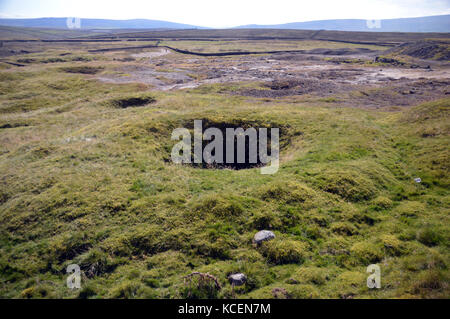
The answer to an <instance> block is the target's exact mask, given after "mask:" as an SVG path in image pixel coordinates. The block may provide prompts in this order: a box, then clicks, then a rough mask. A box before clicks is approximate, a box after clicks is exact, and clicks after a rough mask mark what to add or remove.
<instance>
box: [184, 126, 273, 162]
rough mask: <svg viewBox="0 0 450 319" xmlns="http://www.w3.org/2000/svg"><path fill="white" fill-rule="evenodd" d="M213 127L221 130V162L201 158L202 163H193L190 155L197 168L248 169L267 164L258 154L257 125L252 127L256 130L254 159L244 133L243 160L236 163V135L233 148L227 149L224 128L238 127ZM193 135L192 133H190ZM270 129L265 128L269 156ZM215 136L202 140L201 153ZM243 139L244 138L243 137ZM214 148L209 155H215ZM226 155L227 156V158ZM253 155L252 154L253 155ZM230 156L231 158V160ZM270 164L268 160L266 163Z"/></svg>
mask: <svg viewBox="0 0 450 319" xmlns="http://www.w3.org/2000/svg"><path fill="white" fill-rule="evenodd" d="M212 127H214V128H217V129H219V130H220V131H221V132H222V137H223V147H222V158H223V162H222V163H217V162H212V163H206V162H205V159H204V158H203V160H202V163H194V157H193V156H192V159H191V160H192V163H193V164H192V165H193V166H195V167H199V168H204V169H235V170H240V169H250V168H255V167H262V166H265V165H267V164H265V163H263V162H262V161H261V159H260V156H259V138H260V131H259V127H254V129H255V130H256V148H253V150H254V149H256V161H255V159H254V158H253V160H252V156H251V145H250V137H249V136H248V135H245V143H244V149H245V153H244V156H243V158H244V161H241V163H238V138H237V137H236V136H234V139H233V145H234V146H233V148H230V149H228V148H227V142H226V140H227V135H226V129H227V128H232V129H234V130H235V129H237V128H238V127H236V126H231V125H228V126H226V125H224V126H223V127H222V125H220V126H212ZM208 128H209V127H203V133H204V132H205V131H206V130H207V129H208ZM247 129H248V127H247V128H243V130H244V131H246V130H247ZM192 136H193V135H192ZM270 137H271V131H270V128H268V129H267V146H266V147H267V151H266V152H267V155H268V156H270V151H271V138H270ZM215 138H216V137H215V136H214V137H213V138H212V139H211V140H203V141H202V155H203V154H204V153H203V152H204V150H205V147H206V146H207V145H208V144H209V143H211V142H213V141H214V139H215ZM243 139H244V138H243ZM192 154H194V146H192ZM215 155H216V154H215V149H214V150H213V151H212V152H211V156H213V157H214V156H215ZM227 157H230V158H228V160H227ZM253 157H254V156H253ZM231 158H232V159H233V160H232V161H231ZM268 164H270V162H269V163H268Z"/></svg>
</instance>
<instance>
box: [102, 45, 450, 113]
mask: <svg viewBox="0 0 450 319" xmlns="http://www.w3.org/2000/svg"><path fill="white" fill-rule="evenodd" d="M142 51H143V52H139V53H131V54H130V56H131V57H132V58H133V60H134V61H133V62H131V63H123V64H121V65H119V66H117V67H116V69H115V72H112V73H109V74H102V75H100V76H99V77H98V79H99V80H101V81H105V82H112V83H129V82H141V83H145V84H149V85H151V86H153V89H155V90H162V91H167V90H179V89H192V88H197V87H199V86H201V85H205V84H230V83H254V84H255V85H251V87H246V86H245V85H244V86H241V88H240V89H237V90H236V89H235V88H233V89H230V90H227V88H225V89H224V90H222V92H226V93H229V94H233V95H243V96H249V97H255V98H265V99H275V98H283V97H289V96H307V97H312V98H314V97H317V98H326V102H329V103H333V104H336V105H342V106H353V107H369V108H379V107H387V106H409V105H415V104H417V103H420V102H423V101H428V100H434V99H438V98H442V97H444V96H445V95H448V94H449V84H450V65H449V63H447V62H437V61H427V60H418V59H416V60H414V61H413V62H410V63H405V64H403V65H395V64H384V65H383V64H377V63H374V62H373V61H374V59H375V57H376V56H377V55H378V54H379V52H375V51H371V50H348V49H336V50H331V49H326V50H325V49H316V50H312V51H310V52H308V53H307V54H305V53H276V54H259V55H246V56H232V57H198V56H190V55H185V54H179V53H174V52H172V51H170V50H168V49H166V48H161V49H157V50H154V49H144V50H142Z"/></svg>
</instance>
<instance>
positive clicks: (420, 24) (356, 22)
mask: <svg viewBox="0 0 450 319" xmlns="http://www.w3.org/2000/svg"><path fill="white" fill-rule="evenodd" d="M237 28H241V29H264V28H267V29H302V30H336V31H374V32H450V15H440V16H430V17H421V18H403V19H387V20H379V23H378V22H377V21H369V22H368V21H367V20H361V19H342V20H320V21H309V22H293V23H286V24H276V25H257V24H250V25H244V26H239V27H237Z"/></svg>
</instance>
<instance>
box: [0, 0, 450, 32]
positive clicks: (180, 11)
mask: <svg viewBox="0 0 450 319" xmlns="http://www.w3.org/2000/svg"><path fill="white" fill-rule="evenodd" d="M440 14H450V0H306V1H304V0H221V1H216V0H158V1H154V0H142V1H138V0H118V1H117V0H0V17H3V18H38V17H80V18H104V19H155V20H166V21H171V22H179V23H186V24H193V25H198V26H206V27H216V28H225V27H231V26H237V25H243V24H280V23H287V22H302V21H311V20H323V19H347V18H350V19H352V18H360V19H390V18H407V17H420V16H428V15H440Z"/></svg>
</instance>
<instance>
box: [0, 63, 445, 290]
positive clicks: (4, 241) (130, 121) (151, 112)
mask: <svg viewBox="0 0 450 319" xmlns="http://www.w3.org/2000/svg"><path fill="white" fill-rule="evenodd" d="M105 65H106V69H105V70H104V69H98V68H99V67H103V65H102V63H101V61H100V60H98V59H93V60H92V61H78V62H73V61H71V62H56V63H53V64H33V65H31V66H29V67H26V68H23V69H17V70H16V69H12V68H5V69H3V70H1V72H0V78H1V82H0V92H1V94H0V104H1V106H0V112H1V115H0V127H1V129H0V154H1V155H0V205H1V206H0V256H1V257H0V281H1V285H0V296H2V297H4V298H76V297H78V298H99V297H101V298H177V297H185V296H187V294H186V286H185V284H184V282H183V276H185V275H187V274H189V273H191V272H193V271H199V272H204V273H206V272H209V273H210V274H212V275H214V276H216V277H217V278H218V279H219V281H220V283H221V285H222V287H223V288H222V290H221V291H220V292H218V293H217V295H213V296H217V297H220V298H229V297H233V296H235V297H237V298H241V297H243V298H244V297H251V298H274V297H283V296H284V297H286V296H288V297H291V298H349V297H353V298H398V297H405V298H409V297H411V298H435V297H449V290H448V289H449V288H448V281H449V271H448V267H449V262H450V260H449V257H450V254H449V242H450V241H449V234H450V232H449V226H448V225H449V191H448V187H449V179H448V163H449V150H448V149H449V148H448V146H449V136H448V133H449V123H448V117H449V105H450V100H449V99H444V100H440V101H436V102H430V103H426V104H423V105H420V106H417V107H412V108H410V109H402V110H401V111H396V112H392V111H391V112H383V111H378V110H377V111H375V110H363V109H357V108H333V107H330V106H329V105H327V104H329V103H327V102H326V101H320V100H316V101H312V102H310V103H308V102H301V103H298V102H297V103H296V102H292V101H289V100H288V99H286V100H285V99H256V98H253V99H252V98H248V97H242V96H238V95H227V94H222V93H218V92H220V87H221V85H219V84H218V85H212V86H208V87H207V88H209V89H204V88H203V89H202V88H200V89H193V90H180V91H170V92H156V91H154V92H150V93H149V90H150V88H149V87H148V86H146V85H143V84H107V83H100V82H98V81H97V80H95V79H94V78H93V77H92V75H89V74H79V73H78V72H75V73H73V72H66V71H67V70H71V71H74V70H75V71H77V70H78V71H80V70H81V71H83V70H88V71H89V72H90V71H92V70H94V69H92V68H95V70H96V72H107V63H106V64H105ZM63 67H64V68H65V69H64V68H63ZM86 67H89V68H86ZM67 68H71V69H67ZM89 72H88V73H89ZM81 73H86V72H81ZM239 85H240V84H236V86H238V87H239ZM242 85H247V84H242ZM130 96H131V97H134V98H136V97H139V98H140V99H142V97H145V99H148V101H149V103H148V104H145V103H142V104H140V105H139V107H127V108H121V107H111V103H112V102H111V101H113V102H114V101H127V99H129V98H130ZM112 104H114V103H112ZM193 119H209V120H210V121H211V122H213V123H214V122H216V123H217V122H222V123H223V122H227V121H229V122H230V123H235V122H237V121H239V122H249V123H269V124H275V125H280V126H283V127H286V128H288V133H289V134H290V140H289V143H288V146H287V147H285V148H284V149H283V151H282V153H281V167H280V170H279V171H278V172H277V173H276V174H274V175H270V176H268V175H261V174H260V171H259V169H258V168H254V169H248V170H239V171H235V170H228V169H218V170H203V169H199V168H195V167H191V166H187V165H182V166H178V165H175V164H173V163H171V162H170V161H167V159H168V158H169V156H170V150H171V147H172V145H173V144H174V142H173V141H171V140H170V134H171V132H172V130H173V129H174V128H177V127H179V126H181V125H183V124H185V123H187V122H189V121H193ZM416 177H420V178H421V179H422V183H420V184H419V183H415V182H414V178H416ZM261 229H270V230H272V231H274V232H275V234H276V236H277V238H276V239H275V240H273V241H271V242H267V243H264V244H263V245H261V246H260V247H255V246H253V245H252V237H253V235H254V234H255V233H256V232H257V231H259V230H261ZM72 263H77V264H79V265H80V266H81V269H82V271H83V273H84V275H83V278H82V289H81V290H75V291H71V290H69V289H67V287H66V278H67V274H66V273H65V269H66V267H67V265H69V264H72ZM372 263H377V264H379V265H380V267H381V274H382V278H381V282H382V288H381V289H378V290H370V289H368V288H367V286H366V278H367V276H368V275H369V274H367V273H366V267H367V266H368V265H369V264H372ZM235 272H243V273H245V274H246V275H247V277H248V281H247V284H246V285H244V286H242V287H236V288H235V291H234V292H233V291H232V289H231V286H230V285H229V283H228V281H227V276H228V275H229V274H231V273H235ZM276 288H279V289H278V290H274V289H276ZM194 295H195V296H200V297H202V296H203V297H204V296H211V295H205V294H204V292H203V293H202V292H199V293H198V294H195V293H194V294H191V296H194Z"/></svg>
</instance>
